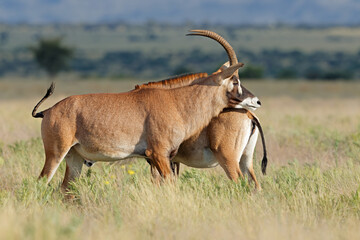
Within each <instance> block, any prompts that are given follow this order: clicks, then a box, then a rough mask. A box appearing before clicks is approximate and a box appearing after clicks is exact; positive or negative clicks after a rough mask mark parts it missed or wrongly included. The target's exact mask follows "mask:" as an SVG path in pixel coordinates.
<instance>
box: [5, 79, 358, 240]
mask: <svg viewBox="0 0 360 240" xmlns="http://www.w3.org/2000/svg"><path fill="white" fill-rule="evenodd" d="M243 82H244V83H245V85H246V86H247V88H248V89H251V90H252V92H254V93H255V94H256V95H257V96H259V98H260V99H261V101H262V103H263V107H262V108H261V109H259V110H258V111H257V115H258V116H259V118H260V120H261V122H262V125H263V128H264V131H265V136H266V140H267V145H268V151H269V165H268V174H267V175H266V176H262V175H261V172H260V168H259V166H260V160H261V156H262V152H261V147H260V145H258V147H257V151H256V154H255V157H254V165H255V171H256V174H257V176H258V179H259V182H260V183H261V185H262V188H263V191H262V192H258V193H255V192H254V190H253V187H254V186H253V185H248V184H247V181H240V182H238V183H234V182H231V181H229V180H228V179H227V178H226V176H225V174H224V172H223V171H222V169H221V168H220V167H217V168H214V169H209V170H201V169H191V168H185V167H182V171H181V175H180V178H179V179H178V181H177V182H176V183H175V184H172V185H171V184H164V185H162V186H160V187H159V186H156V185H154V184H152V183H151V181H150V173H149V172H150V170H149V167H148V165H147V163H146V162H145V161H144V160H142V159H138V160H137V161H135V162H132V163H128V164H125V165H120V164H113V165H111V164H105V163H104V164H102V163H100V164H95V166H94V167H92V168H91V170H90V169H89V168H87V167H84V169H83V173H82V176H81V178H80V179H79V180H78V181H76V182H74V183H73V185H72V189H73V193H74V194H75V195H76V196H77V199H76V200H75V201H72V202H69V201H65V200H64V198H63V195H62V194H61V193H60V189H59V185H60V183H61V181H62V178H63V175H64V166H65V164H64V163H62V165H61V166H60V168H59V170H58V171H57V173H56V174H55V177H54V179H53V180H52V182H51V184H50V185H49V186H47V185H46V184H45V183H44V181H37V177H38V175H39V173H40V171H41V169H42V167H43V164H44V151H43V147H42V141H41V138H40V122H41V120H39V119H33V118H32V117H31V115H30V113H31V111H32V108H33V107H34V105H35V104H36V103H37V102H38V100H39V99H40V98H41V97H42V96H43V94H44V93H45V90H46V88H47V87H48V85H49V82H46V81H35V80H31V79H26V80H19V79H11V78H8V79H2V80H1V81H0V239H144V238H145V239H290V238H291V239H359V238H360V227H359V226H360V104H359V100H360V95H359V93H360V83H359V82H352V83H341V82H334V83H329V82H328V83H324V82H301V81H299V82H291V83H290V82H277V81H276V82H273V81H259V82H258V81H253V82H250V81H243ZM136 83H137V82H135V81H132V82H131V81H118V82H115V81H107V80H102V81H76V82H72V81H71V79H70V80H67V81H65V80H64V79H59V80H58V81H57V87H56V89H55V94H54V95H53V96H52V97H51V98H50V99H48V100H47V102H45V103H44V104H43V105H42V106H41V109H44V108H45V107H50V106H52V104H54V103H55V102H56V101H58V100H60V99H62V98H63V97H65V96H68V95H71V94H80V93H87V92H116V91H125V90H129V89H131V88H132V87H133V86H134V85H135V84H136Z"/></svg>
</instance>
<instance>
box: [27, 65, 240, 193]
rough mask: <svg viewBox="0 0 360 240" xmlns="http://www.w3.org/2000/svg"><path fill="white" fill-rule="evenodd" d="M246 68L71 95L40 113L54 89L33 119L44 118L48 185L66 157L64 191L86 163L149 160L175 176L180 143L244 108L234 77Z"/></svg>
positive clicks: (44, 173) (43, 128) (236, 79)
mask: <svg viewBox="0 0 360 240" xmlns="http://www.w3.org/2000/svg"><path fill="white" fill-rule="evenodd" d="M242 66H243V64H242V63H237V64H233V65H232V66H230V67H229V68H227V69H225V70H223V71H221V72H219V73H216V74H214V75H211V76H208V77H205V78H200V79H197V80H196V81H194V82H193V83H192V84H191V85H188V86H184V87H179V88H174V89H154V88H153V89H138V90H135V91H131V92H125V93H114V94H110V93H99V94H85V95H75V96H70V97H67V98H65V99H63V100H61V101H60V102H58V103H56V104H55V105H54V106H53V107H51V108H49V109H47V110H44V111H42V112H38V113H36V112H37V109H38V107H39V106H40V104H41V103H43V101H44V100H46V99H47V98H48V97H49V96H50V95H51V94H52V93H53V90H54V85H52V86H51V87H50V88H49V89H48V91H47V93H46V94H45V96H44V97H43V98H42V99H41V100H40V101H39V103H38V104H37V105H36V106H35V107H34V109H33V112H32V116H33V117H35V118H43V120H42V123H41V135H42V139H43V144H44V149H45V164H44V167H43V170H42V171H41V173H40V177H46V178H47V181H48V182H49V181H50V180H51V178H52V177H53V175H54V173H55V171H56V169H57V168H58V166H59V164H60V163H61V161H62V160H63V159H64V158H65V156H67V157H66V172H65V177H64V181H63V184H62V188H63V189H65V190H66V189H67V187H68V183H69V181H72V180H74V179H75V178H77V177H78V176H79V174H80V173H81V169H82V165H83V162H84V159H87V160H90V161H92V162H96V161H110V162H113V161H117V160H121V159H126V158H130V157H134V156H140V157H146V158H148V159H149V160H150V162H151V164H152V166H154V167H156V169H157V170H158V172H159V173H160V175H161V176H162V177H163V178H165V179H167V178H169V177H171V176H172V170H171V167H170V160H171V159H172V158H173V157H174V156H175V155H176V153H177V151H178V148H179V146H180V144H181V143H182V142H184V141H185V140H187V139H189V138H190V137H192V136H194V135H198V134H199V133H200V132H201V130H202V129H203V128H204V127H206V126H207V125H208V124H209V123H210V121H211V119H212V118H213V117H216V116H218V115H219V113H220V112H221V111H222V110H223V109H224V108H226V107H228V106H229V104H232V105H233V106H234V107H237V106H239V107H241V104H242V101H243V100H244V98H246V97H247V96H246V95H244V94H243V91H242V89H241V87H240V81H239V79H238V77H237V76H234V73H235V72H236V71H237V69H238V68H240V67H242Z"/></svg>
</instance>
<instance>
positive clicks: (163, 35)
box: [0, 0, 360, 81]
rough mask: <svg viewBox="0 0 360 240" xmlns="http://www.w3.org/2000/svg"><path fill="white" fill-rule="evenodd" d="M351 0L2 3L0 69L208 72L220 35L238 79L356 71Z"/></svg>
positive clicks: (356, 19) (357, 8)
mask: <svg viewBox="0 0 360 240" xmlns="http://www.w3.org/2000/svg"><path fill="white" fill-rule="evenodd" d="M359 12H360V2H359V1H356V0H343V1H336V0H330V1H325V0H295V1H286V0H266V1H251V0H240V1H239V0H219V1H208V0H191V1H190V0H185V1H165V0H154V1H147V2H144V1H140V0H134V1H123V0H120V1H119V0H105V1H95V0H89V1H71V0H2V1H1V2H0V77H1V78H4V77H9V76H17V77H34V76H35V77H36V78H38V77H47V75H48V76H50V77H54V76H57V75H59V74H60V75H61V74H64V73H65V74H71V75H72V76H76V79H77V78H83V79H89V78H111V79H129V78H141V79H160V78H166V77H168V76H171V75H177V74H181V73H186V72H202V71H206V72H212V71H214V70H215V69H216V68H217V67H218V66H220V65H221V64H222V63H223V62H224V61H226V60H227V57H226V54H225V53H224V50H223V49H222V48H221V47H220V46H219V45H218V44H216V43H215V42H214V41H212V40H206V39H201V38H198V37H185V34H186V33H187V31H188V30H190V29H209V30H213V31H215V32H217V33H219V34H221V35H222V36H224V37H225V38H226V39H227V40H228V41H229V42H230V44H232V46H233V48H234V49H235V50H236V52H237V55H238V58H239V61H242V62H244V63H245V64H246V65H245V68H244V69H242V71H241V76H242V77H243V78H249V79H272V80H277V79H287V80H294V79H311V80H312V79H323V80H345V81H350V80H355V79H359V78H360V14H358V13H359Z"/></svg>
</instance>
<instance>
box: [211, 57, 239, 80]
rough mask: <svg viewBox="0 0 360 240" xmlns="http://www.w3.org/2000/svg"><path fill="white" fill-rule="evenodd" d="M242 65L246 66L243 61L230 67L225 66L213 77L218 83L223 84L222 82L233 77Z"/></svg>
mask: <svg viewBox="0 0 360 240" xmlns="http://www.w3.org/2000/svg"><path fill="white" fill-rule="evenodd" d="M224 65H225V64H224ZM242 66H244V64H243V63H241V62H240V63H237V64H234V65H232V66H230V67H228V68H225V69H224V70H222V71H221V72H219V73H216V74H214V75H213V76H212V78H213V80H214V81H215V83H216V84H218V85H221V84H223V82H224V80H225V79H227V78H229V77H231V76H232V75H233V74H234V73H235V72H236V70H238V69H239V68H241V67H242Z"/></svg>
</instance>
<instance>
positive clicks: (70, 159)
mask: <svg viewBox="0 0 360 240" xmlns="http://www.w3.org/2000/svg"><path fill="white" fill-rule="evenodd" d="M65 160H66V171H65V176H64V180H63V183H62V185H61V189H62V190H63V191H64V192H65V193H66V192H67V191H68V190H69V183H70V182H71V181H74V180H75V179H77V178H78V177H79V176H80V174H81V170H82V166H83V163H84V159H83V158H82V157H81V156H80V155H79V154H78V153H77V152H76V150H75V149H74V148H72V149H70V151H69V153H68V154H67V156H66V158H65Z"/></svg>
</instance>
